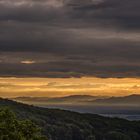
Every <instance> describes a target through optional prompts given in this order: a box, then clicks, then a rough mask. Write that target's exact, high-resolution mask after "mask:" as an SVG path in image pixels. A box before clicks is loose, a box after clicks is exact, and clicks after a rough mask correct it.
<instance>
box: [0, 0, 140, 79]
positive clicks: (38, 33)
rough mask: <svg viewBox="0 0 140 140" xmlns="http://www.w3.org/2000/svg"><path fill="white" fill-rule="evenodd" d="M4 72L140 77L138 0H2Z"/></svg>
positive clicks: (0, 65)
mask: <svg viewBox="0 0 140 140" xmlns="http://www.w3.org/2000/svg"><path fill="white" fill-rule="evenodd" d="M0 76H14V77H19V76H26V77H72V76H74V77H81V76H97V77H140V0H0Z"/></svg>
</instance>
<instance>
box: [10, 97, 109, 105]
mask: <svg viewBox="0 0 140 140" xmlns="http://www.w3.org/2000/svg"><path fill="white" fill-rule="evenodd" d="M104 98H107V97H104V96H91V95H70V96H64V97H51V98H49V97H17V98H13V99H12V100H15V101H23V102H24V101H25V102H46V103H73V102H75V103H80V102H81V103H83V102H89V101H94V100H97V99H104Z"/></svg>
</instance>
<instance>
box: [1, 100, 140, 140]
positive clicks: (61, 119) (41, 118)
mask: <svg viewBox="0 0 140 140" xmlns="http://www.w3.org/2000/svg"><path fill="white" fill-rule="evenodd" d="M0 106H1V107H2V108H3V107H5V106H8V107H10V108H11V110H13V111H14V112H15V113H16V114H17V116H18V117H19V119H31V120H33V121H34V122H35V123H36V124H38V125H39V126H40V127H42V128H43V132H42V133H43V134H45V135H46V136H47V138H49V140H140V122H136V121H128V120H124V119H118V118H107V117H102V116H99V115H93V114H80V113H75V112H70V111H63V110H58V109H57V110H56V109H46V108H39V107H34V106H29V105H25V104H21V103H16V102H13V101H10V100H4V99H1V100H0Z"/></svg>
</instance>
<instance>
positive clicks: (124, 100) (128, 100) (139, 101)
mask: <svg viewBox="0 0 140 140" xmlns="http://www.w3.org/2000/svg"><path fill="white" fill-rule="evenodd" d="M90 103H94V104H117V105H118V104H120V105H123V104H127V105H129V104H130V105H140V95H138V94H132V95H129V96H124V97H110V98H106V99H97V100H94V101H90Z"/></svg>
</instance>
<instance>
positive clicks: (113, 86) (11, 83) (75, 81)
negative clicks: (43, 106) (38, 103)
mask: <svg viewBox="0 0 140 140" xmlns="http://www.w3.org/2000/svg"><path fill="white" fill-rule="evenodd" d="M74 94H79V95H94V96H96V95H102V96H106V95H107V96H123V95H129V94H140V79H136V78H122V79H119V78H106V79H103V78H93V77H92V78H87V77H83V78H0V96H1V97H6V98H7V97H16V96H35V97H40V96H45V97H46V96H47V97H58V96H67V95H74Z"/></svg>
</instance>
